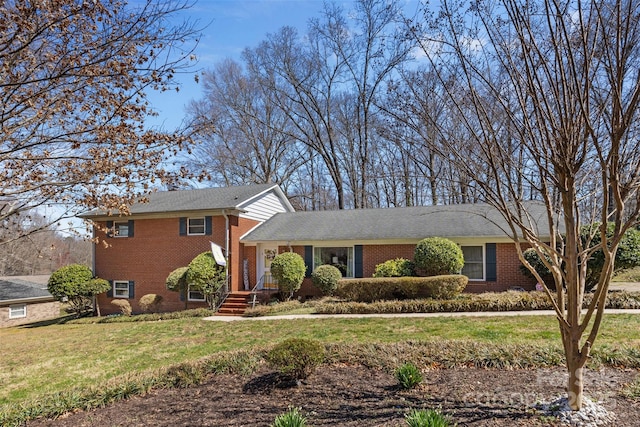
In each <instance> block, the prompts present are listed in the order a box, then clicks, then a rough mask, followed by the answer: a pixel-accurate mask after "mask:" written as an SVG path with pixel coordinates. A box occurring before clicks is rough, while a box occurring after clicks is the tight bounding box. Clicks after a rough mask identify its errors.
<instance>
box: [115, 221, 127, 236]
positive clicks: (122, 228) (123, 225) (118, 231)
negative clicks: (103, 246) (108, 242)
mask: <svg viewBox="0 0 640 427" xmlns="http://www.w3.org/2000/svg"><path fill="white" fill-rule="evenodd" d="M113 235H114V236H115V237H129V221H118V222H114V224H113Z"/></svg>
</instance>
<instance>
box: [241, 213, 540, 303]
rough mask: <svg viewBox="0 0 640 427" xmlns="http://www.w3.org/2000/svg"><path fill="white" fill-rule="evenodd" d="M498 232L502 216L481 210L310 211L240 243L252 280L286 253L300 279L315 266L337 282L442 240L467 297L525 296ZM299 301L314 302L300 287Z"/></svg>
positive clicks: (512, 254)
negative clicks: (452, 247)
mask: <svg viewBox="0 0 640 427" xmlns="http://www.w3.org/2000/svg"><path fill="white" fill-rule="evenodd" d="M533 206H534V208H533V209H531V210H530V213H531V214H532V218H534V219H535V220H537V221H538V223H539V224H541V225H542V224H544V223H545V222H546V211H545V210H544V207H543V206H541V205H540V206H536V205H533ZM505 229H506V224H505V221H504V219H503V218H502V216H500V214H499V213H498V212H497V211H496V210H495V209H493V208H492V207H490V206H488V205H446V206H420V207H408V208H386V209H363V210H342V211H313V212H295V213H286V214H284V213H283V214H276V215H274V216H273V217H272V218H271V219H269V220H268V221H266V222H265V223H264V224H261V225H260V226H258V227H256V228H255V229H253V230H252V231H250V232H249V233H247V234H245V235H244V236H242V237H241V239H240V242H241V243H242V244H243V245H244V250H245V253H246V252H248V251H249V248H250V247H255V248H256V254H257V255H256V258H257V261H258V266H257V268H256V271H257V273H258V276H260V275H261V274H264V273H268V268H267V267H265V265H268V261H266V260H267V259H268V258H269V257H270V256H272V254H273V253H274V252H277V253H281V252H284V251H289V250H292V251H294V252H297V253H298V254H300V255H301V256H302V257H304V259H305V263H306V264H307V267H308V268H307V277H310V274H311V272H312V271H313V269H315V268H316V267H317V266H318V265H322V264H333V265H336V266H337V267H338V268H339V269H340V270H342V272H343V275H344V276H345V277H371V276H372V275H373V272H374V270H375V267H376V265H377V264H380V263H382V262H384V261H386V260H389V259H393V258H398V257H403V258H407V259H413V252H414V249H415V246H416V244H417V243H418V242H419V241H420V240H421V239H423V238H425V237H446V238H448V239H450V240H452V241H454V242H455V243H458V244H459V245H460V246H461V248H462V252H463V253H464V258H465V265H464V268H463V270H462V274H465V275H466V276H468V277H469V284H468V285H467V291H470V292H484V291H502V290H507V289H509V288H511V287H522V288H525V289H533V288H534V287H535V281H533V280H532V279H529V278H527V277H525V276H524V275H523V274H522V273H521V271H520V265H521V263H520V260H519V259H518V255H517V253H516V250H515V247H514V243H513V241H512V240H510V239H509V238H508V237H507V236H506V234H505V231H504V230H505ZM256 279H257V277H256ZM299 293H300V294H302V295H317V290H316V289H314V287H313V285H312V284H311V281H310V280H309V279H306V280H305V282H304V283H303V287H302V288H301V290H300V292H299Z"/></svg>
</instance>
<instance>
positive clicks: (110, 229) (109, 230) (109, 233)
mask: <svg viewBox="0 0 640 427" xmlns="http://www.w3.org/2000/svg"><path fill="white" fill-rule="evenodd" d="M107 237H113V221H107Z"/></svg>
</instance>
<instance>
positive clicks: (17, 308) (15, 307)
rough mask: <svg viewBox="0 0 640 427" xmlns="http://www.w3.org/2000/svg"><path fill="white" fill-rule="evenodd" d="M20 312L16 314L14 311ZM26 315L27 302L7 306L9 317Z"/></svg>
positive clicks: (20, 317) (23, 316)
mask: <svg viewBox="0 0 640 427" xmlns="http://www.w3.org/2000/svg"><path fill="white" fill-rule="evenodd" d="M17 311H18V312H20V314H16V312H17ZM25 317H27V304H15V305H10V306H9V319H24V318H25Z"/></svg>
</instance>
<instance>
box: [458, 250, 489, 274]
mask: <svg viewBox="0 0 640 427" xmlns="http://www.w3.org/2000/svg"><path fill="white" fill-rule="evenodd" d="M462 247H479V248H481V249H482V261H481V262H482V278H481V279H472V278H471V277H469V281H470V282H486V279H487V260H486V257H487V248H486V246H485V245H484V244H475V245H474V244H465V245H460V250H462ZM465 264H466V261H465ZM474 264H478V263H477V262H476V263H474ZM463 268H464V267H463ZM461 273H462V272H461Z"/></svg>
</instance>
